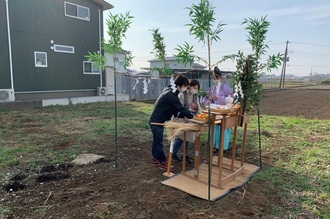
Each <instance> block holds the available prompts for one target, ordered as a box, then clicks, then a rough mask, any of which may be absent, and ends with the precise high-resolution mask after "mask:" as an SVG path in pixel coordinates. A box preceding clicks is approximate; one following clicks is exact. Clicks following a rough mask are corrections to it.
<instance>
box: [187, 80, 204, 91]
mask: <svg viewBox="0 0 330 219" xmlns="http://www.w3.org/2000/svg"><path fill="white" fill-rule="evenodd" d="M196 85H197V87H198V90H199V89H200V88H201V85H200V84H199V81H197V80H196V79H191V80H190V82H189V86H191V87H193V86H196Z"/></svg>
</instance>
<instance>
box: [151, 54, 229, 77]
mask: <svg viewBox="0 0 330 219" xmlns="http://www.w3.org/2000/svg"><path fill="white" fill-rule="evenodd" d="M165 61H166V67H169V68H170V69H172V70H173V73H174V74H175V73H183V74H186V75H187V77H188V78H191V79H192V78H194V79H208V78H209V71H208V70H207V69H206V66H203V65H200V64H198V63H192V64H191V65H189V64H187V65H186V66H184V65H183V64H182V63H179V62H178V61H177V60H176V58H175V57H166V58H165ZM148 62H150V68H146V69H152V68H154V67H156V68H159V67H163V65H164V64H163V62H162V61H160V60H159V59H151V60H149V61H148ZM221 73H222V74H223V77H224V78H231V77H232V74H233V72H231V71H221ZM152 74H153V76H154V77H159V72H158V71H152Z"/></svg>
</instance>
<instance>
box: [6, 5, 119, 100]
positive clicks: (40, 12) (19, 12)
mask: <svg viewBox="0 0 330 219" xmlns="http://www.w3.org/2000/svg"><path fill="white" fill-rule="evenodd" d="M111 8H113V6H112V5H111V4H109V3H108V2H106V1H105V0H56V1H55V0H28V1H22V0H0V57H1V59H0V101H2V102H3V101H12V100H33V99H50V98H63V97H82V96H95V95H96V94H97V88H98V87H103V86H106V84H105V83H106V82H105V80H104V78H105V74H104V73H101V70H100V69H99V68H98V67H97V66H96V65H94V64H93V63H90V62H88V60H87V58H86V57H85V55H87V54H88V52H89V51H90V52H93V51H99V52H101V49H100V44H99V42H100V40H101V39H102V38H103V11H105V10H109V9H111Z"/></svg>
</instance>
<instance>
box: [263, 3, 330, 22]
mask: <svg viewBox="0 0 330 219" xmlns="http://www.w3.org/2000/svg"><path fill="white" fill-rule="evenodd" d="M329 11H330V4H328V5H321V6H319V5H318V6H314V7H308V6H307V5H306V6H295V7H290V8H283V9H279V10H273V11H269V12H268V15H269V16H272V17H284V18H285V17H289V16H296V17H299V16H301V17H300V19H301V22H302V23H304V24H310V25H311V24H313V25H315V24H327V23H329V18H330V13H329Z"/></svg>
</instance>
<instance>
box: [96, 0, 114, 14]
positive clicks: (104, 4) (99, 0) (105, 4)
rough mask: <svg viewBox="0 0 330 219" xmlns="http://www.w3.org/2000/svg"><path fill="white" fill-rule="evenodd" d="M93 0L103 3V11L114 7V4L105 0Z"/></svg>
mask: <svg viewBox="0 0 330 219" xmlns="http://www.w3.org/2000/svg"><path fill="white" fill-rule="evenodd" d="M92 1H93V2H95V3H97V4H99V5H101V6H102V7H103V11H105V10H109V9H112V8H114V6H113V5H112V4H109V3H108V2H106V1H105V0H92Z"/></svg>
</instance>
